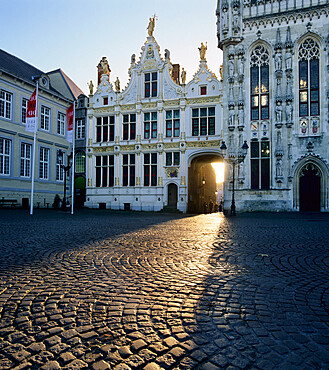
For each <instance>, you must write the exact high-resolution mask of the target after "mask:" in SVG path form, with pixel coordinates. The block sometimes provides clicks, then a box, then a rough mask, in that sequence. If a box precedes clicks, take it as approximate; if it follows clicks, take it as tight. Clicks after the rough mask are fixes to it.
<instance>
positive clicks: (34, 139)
mask: <svg viewBox="0 0 329 370" xmlns="http://www.w3.org/2000/svg"><path fill="white" fill-rule="evenodd" d="M32 79H35V77H32ZM36 80H37V84H36V85H37V86H36V98H35V100H36V101H35V107H36V108H35V128H34V133H33V149H32V152H33V154H32V174H31V176H32V179H31V204H30V215H33V194H34V172H35V147H36V145H35V144H36V138H37V130H38V123H39V122H38V120H39V114H38V98H39V97H38V94H39V79H38V77H36Z"/></svg>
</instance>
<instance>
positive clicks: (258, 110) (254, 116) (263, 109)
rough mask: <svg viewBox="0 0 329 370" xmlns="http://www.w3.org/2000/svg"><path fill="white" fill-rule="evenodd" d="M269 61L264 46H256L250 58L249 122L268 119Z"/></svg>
mask: <svg viewBox="0 0 329 370" xmlns="http://www.w3.org/2000/svg"><path fill="white" fill-rule="evenodd" d="M269 61H270V57H269V54H268V51H267V50H266V49H265V47H264V46H262V45H259V46H257V47H256V48H255V49H254V50H253V52H252V53H251V57H250V88H251V91H250V100H251V102H250V106H251V109H250V111H251V120H252V121H255V120H265V119H269V111H270V106H269Z"/></svg>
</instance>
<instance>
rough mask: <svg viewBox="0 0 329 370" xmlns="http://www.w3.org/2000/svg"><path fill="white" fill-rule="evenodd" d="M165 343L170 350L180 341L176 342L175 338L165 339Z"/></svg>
mask: <svg viewBox="0 0 329 370" xmlns="http://www.w3.org/2000/svg"><path fill="white" fill-rule="evenodd" d="M163 342H164V344H165V345H166V346H167V347H169V348H171V347H173V346H176V345H177V344H179V342H178V340H176V339H175V338H174V337H168V338H165V339H164V340H163Z"/></svg>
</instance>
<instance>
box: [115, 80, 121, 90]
mask: <svg viewBox="0 0 329 370" xmlns="http://www.w3.org/2000/svg"><path fill="white" fill-rule="evenodd" d="M114 84H115V89H116V91H120V80H119V77H117V79H116V80H115V82H114Z"/></svg>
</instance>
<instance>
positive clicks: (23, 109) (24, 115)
mask: <svg viewBox="0 0 329 370" xmlns="http://www.w3.org/2000/svg"><path fill="white" fill-rule="evenodd" d="M28 102H29V101H28V99H25V98H22V111H21V113H22V117H21V118H22V123H26V111H27V103H28Z"/></svg>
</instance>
